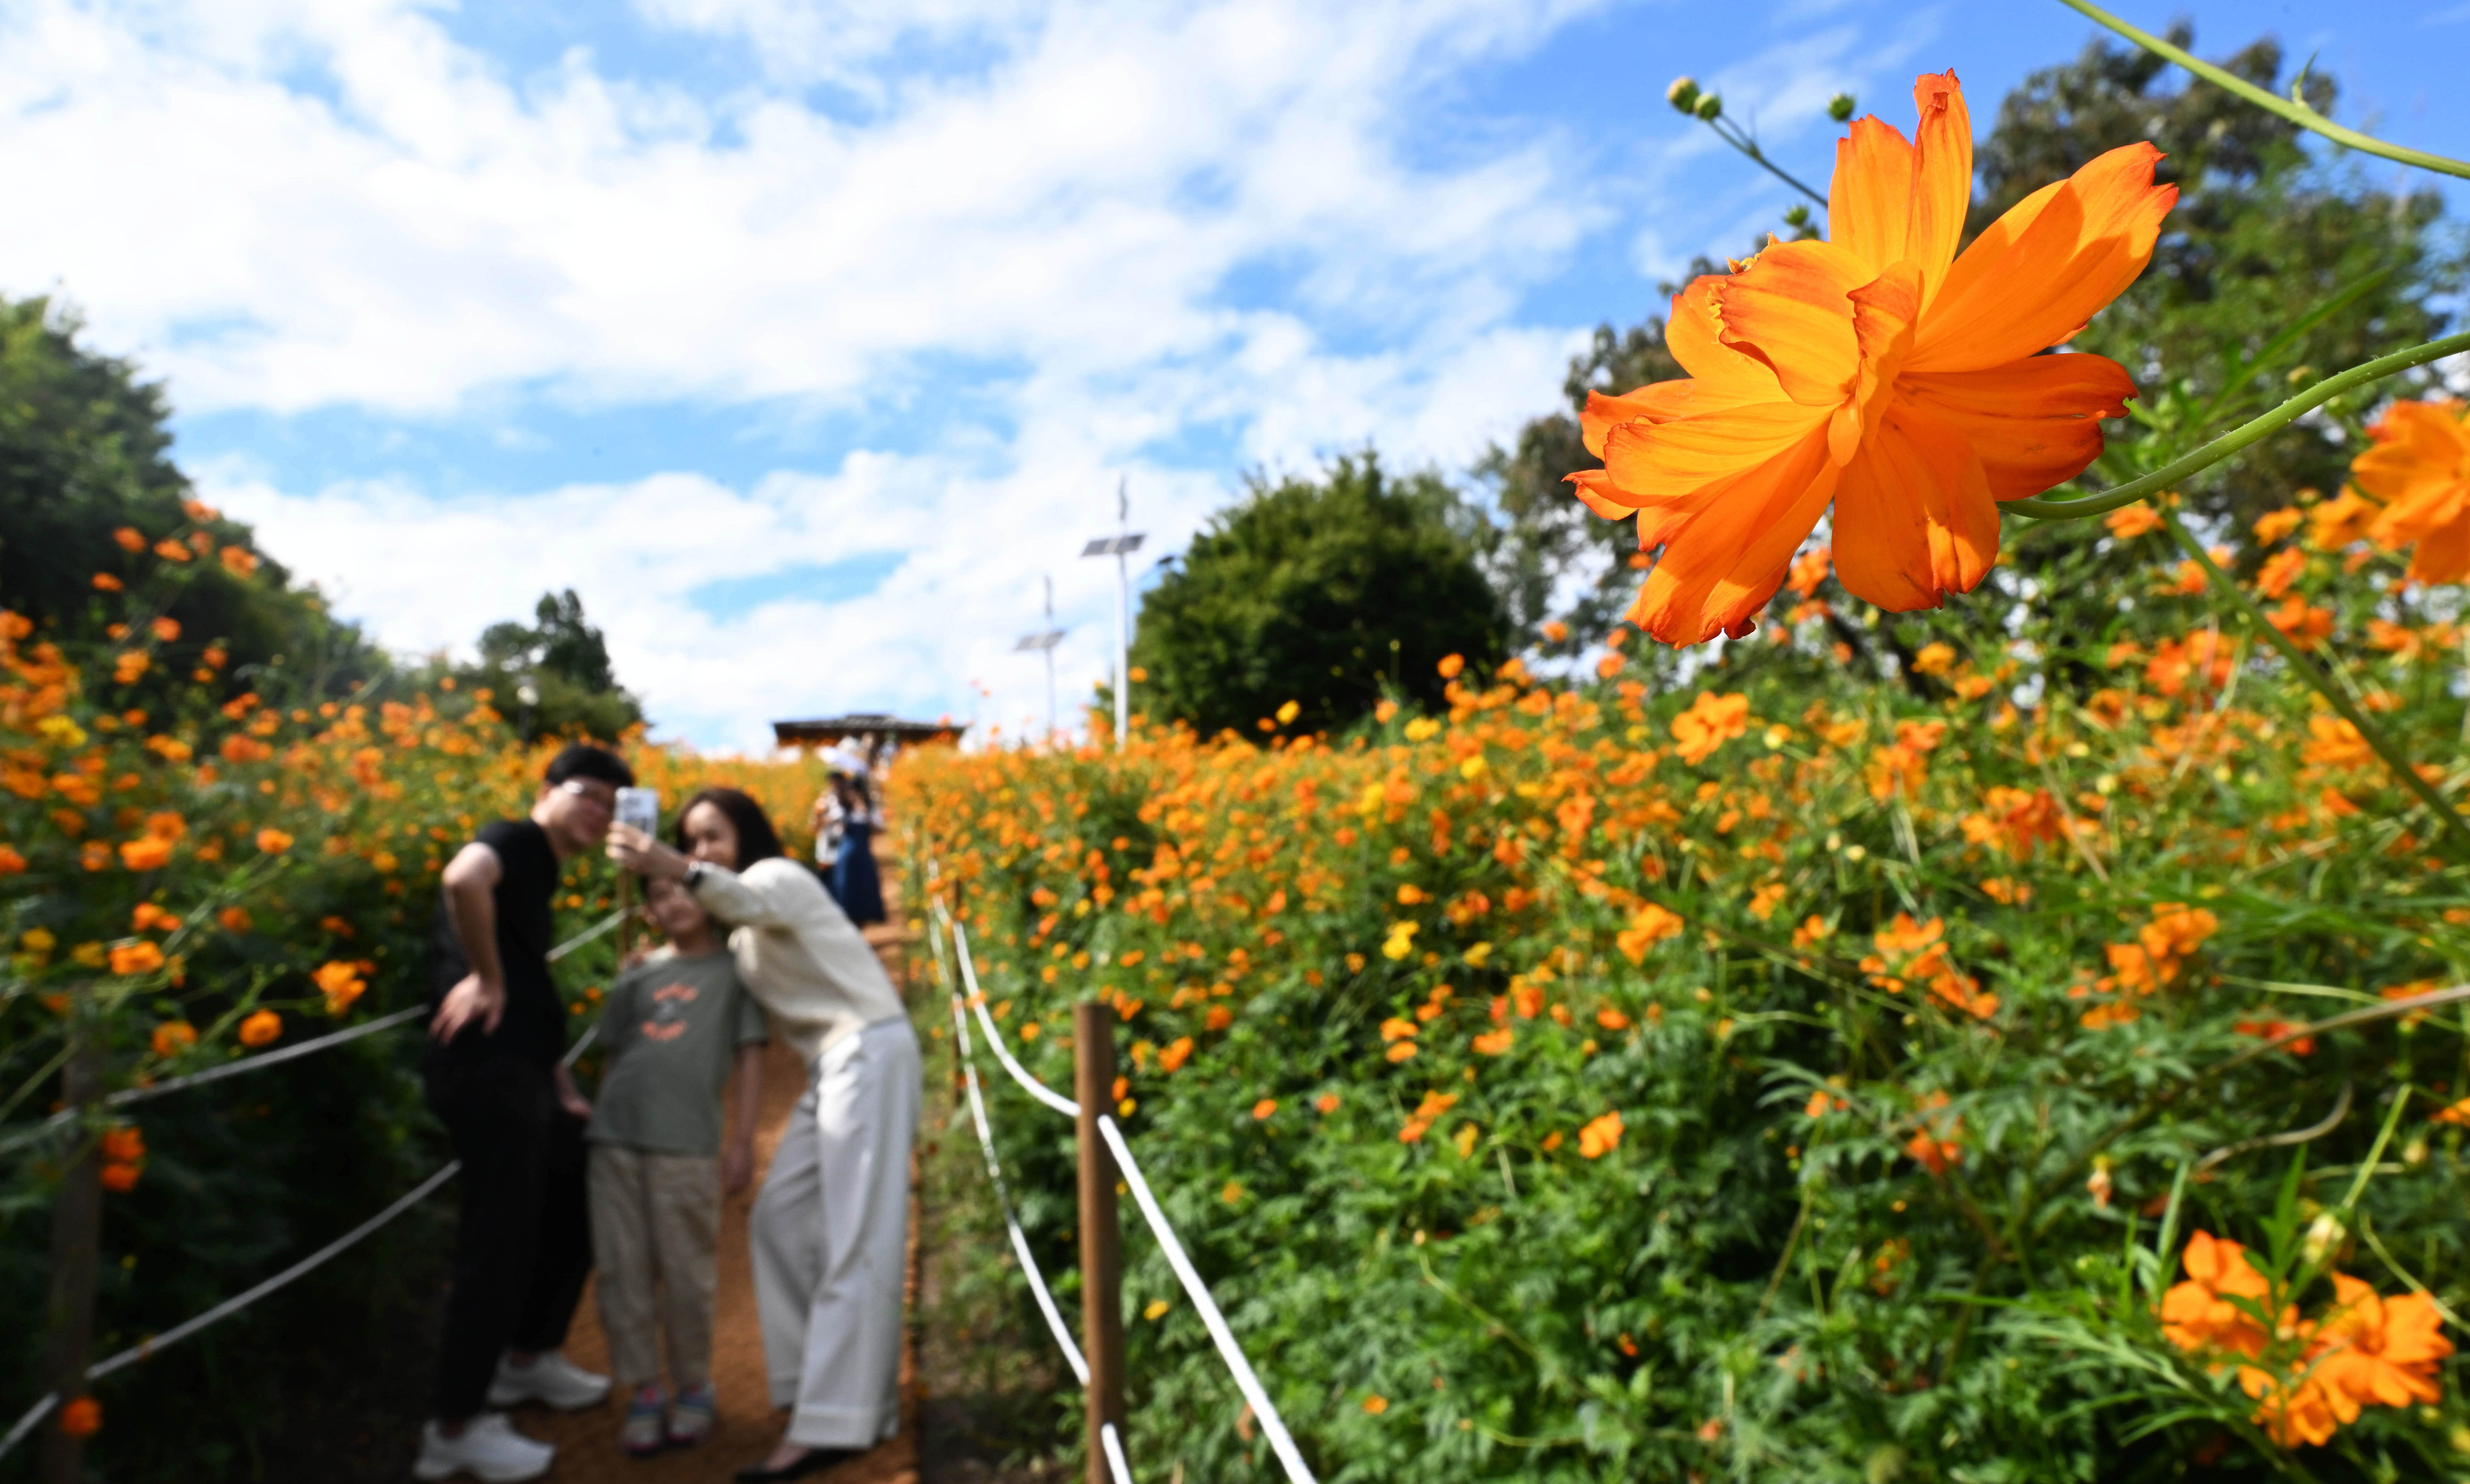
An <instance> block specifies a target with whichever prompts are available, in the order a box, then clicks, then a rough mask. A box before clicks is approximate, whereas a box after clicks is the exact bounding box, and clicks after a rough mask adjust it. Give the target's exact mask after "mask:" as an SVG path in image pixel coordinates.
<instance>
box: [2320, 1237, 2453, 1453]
mask: <svg viewBox="0 0 2470 1484" xmlns="http://www.w3.org/2000/svg"><path fill="white" fill-rule="evenodd" d="M2333 1288H2334V1292H2335V1295H2336V1298H2337V1303H2336V1307H2335V1310H2334V1312H2333V1313H2332V1314H2331V1315H2329V1316H2327V1317H2326V1319H2325V1320H2324V1324H2323V1328H2322V1330H2321V1331H2319V1334H2320V1339H2319V1343H2318V1345H2317V1347H2315V1348H2316V1351H2317V1352H2318V1353H2320V1354H2321V1355H2322V1356H2323V1359H2322V1361H2321V1362H2320V1364H2319V1367H2318V1371H2317V1374H2318V1375H2319V1376H2320V1377H2322V1378H2323V1380H2324V1381H2325V1383H2326V1384H2327V1385H2328V1386H2332V1387H2338V1388H2340V1389H2341V1390H2342V1392H2344V1393H2346V1394H2347V1395H2348V1396H2349V1397H2350V1398H2352V1399H2355V1401H2357V1402H2377V1403H2383V1404H2384V1405H2386V1406H2408V1405H2410V1404H2411V1403H2412V1402H2423V1403H2429V1404H2434V1403H2436V1402H2439V1401H2442V1400H2443V1397H2444V1393H2443V1390H2442V1388H2441V1387H2439V1386H2438V1385H2437V1384H2436V1380H2435V1371H2436V1367H2437V1365H2438V1364H2440V1363H2441V1362H2442V1361H2443V1359H2444V1357H2445V1356H2449V1355H2451V1354H2453V1342H2452V1341H2451V1340H2449V1339H2446V1338H2445V1337H2444V1335H2443V1333H2442V1326H2441V1320H2440V1316H2439V1315H2438V1314H2437V1313H2436V1311H2435V1300H2433V1299H2431V1298H2429V1297H2428V1296H2427V1295H2426V1294H2424V1293H2408V1294H2403V1295H2401V1296H2399V1297H2397V1298H2385V1297H2383V1296H2381V1295H2379V1294H2378V1293H2377V1292H2376V1290H2375V1289H2374V1288H2373V1287H2370V1286H2368V1285H2367V1284H2365V1283H2362V1282H2360V1281H2359V1280H2358V1279H2356V1278H2353V1277H2351V1276H2350V1275H2349V1274H2347V1273H2335V1274H2334V1275H2333ZM2335 1411H2336V1412H2337V1413H2342V1411H2343V1409H2342V1408H2341V1407H2339V1406H2336V1407H2335ZM2357 1415H2358V1412H2357V1408H2356V1407H2355V1406H2353V1407H2351V1408H2349V1409H2348V1410H2347V1412H2346V1413H2345V1414H2343V1415H2342V1421H2343V1422H2348V1421H2350V1420H2351V1418H2353V1417H2355V1416H2357Z"/></svg>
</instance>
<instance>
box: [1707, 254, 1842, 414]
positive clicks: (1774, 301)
mask: <svg viewBox="0 0 2470 1484" xmlns="http://www.w3.org/2000/svg"><path fill="white" fill-rule="evenodd" d="M1873 276H1874V275H1873V274H1872V273H1871V271H1870V268H1869V265H1867V264H1865V263H1864V262H1862V260H1861V259H1860V258H1858V257H1855V256H1854V255H1853V254H1852V253H1850V252H1847V251H1845V250H1844V249H1843V248H1841V247H1838V246H1836V245H1835V244H1834V243H1822V242H1806V243H1775V244H1774V245H1773V246H1770V247H1768V248H1767V249H1766V250H1765V251H1764V252H1761V253H1759V256H1758V261H1756V262H1754V263H1752V264H1751V265H1750V266H1749V267H1746V268H1744V269H1742V270H1741V271H1740V272H1738V273H1736V274H1734V275H1733V276H1732V277H1730V278H1728V279H1725V280H1724V281H1723V283H1722V285H1721V287H1720V288H1718V289H1717V290H1716V291H1715V302H1716V309H1717V312H1718V313H1719V314H1720V316H1721V318H1722V322H1723V335H1722V339H1723V343H1724V344H1726V345H1728V346H1731V347H1733V348H1734V349H1736V350H1737V351H1740V352H1741V353H1742V354H1744V355H1747V356H1751V357H1754V358H1756V359H1758V360H1759V361H1761V362H1763V363H1764V364H1765V365H1766V366H1767V367H1768V368H1769V369H1771V370H1772V371H1774V372H1775V377H1776V382H1777V383H1778V384H1780V385H1781V386H1783V393H1784V395H1785V396H1787V397H1790V398H1791V399H1792V400H1793V401H1795V402H1798V403H1800V404H1802V405H1803V406H1813V407H1832V406H1837V405H1839V404H1841V403H1842V402H1843V401H1844V399H1845V398H1846V397H1847V396H1848V395H1850V394H1851V392H1852V382H1853V377H1854V376H1855V375H1856V374H1857V373H1858V371H1859V370H1860V364H1861V355H1860V349H1859V347H1858V345H1857V344H1856V343H1855V341H1854V339H1853V335H1852V306H1851V304H1850V303H1849V302H1848V301H1847V299H1846V297H1845V296H1846V295H1847V294H1849V293H1851V292H1852V290H1855V289H1858V288H1860V287H1861V286H1862V285H1863V284H1865V283H1868V282H1869V281H1870V279H1871V278H1872V277H1873Z"/></svg>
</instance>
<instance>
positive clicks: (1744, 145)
mask: <svg viewBox="0 0 2470 1484" xmlns="http://www.w3.org/2000/svg"><path fill="white" fill-rule="evenodd" d="M1705 122H1706V125H1707V127H1708V128H1712V129H1713V130H1714V131H1715V137H1716V138H1718V139H1720V140H1722V141H1724V143H1726V144H1728V145H1731V146H1732V147H1733V148H1734V149H1736V150H1738V151H1741V152H1742V153H1743V154H1746V155H1748V156H1749V157H1750V159H1751V161H1752V162H1753V163H1755V164H1757V165H1758V166H1759V168H1760V169H1762V170H1764V171H1765V172H1766V173H1767V174H1771V175H1773V176H1775V177H1776V178H1777V179H1778V180H1781V181H1783V183H1784V184H1785V185H1788V186H1790V187H1792V188H1793V189H1794V190H1796V191H1799V192H1800V193H1801V194H1802V195H1804V196H1806V197H1809V198H1810V199H1811V200H1813V201H1816V202H1817V203H1818V209H1819V210H1821V211H1825V210H1826V209H1827V197H1825V196H1823V195H1821V194H1820V193H1819V192H1816V191H1813V190H1811V189H1810V188H1809V187H1808V186H1807V185H1806V184H1804V183H1803V182H1802V180H1801V178H1800V177H1799V176H1797V175H1795V174H1792V173H1791V172H1790V171H1788V170H1785V169H1784V168H1783V166H1781V165H1779V164H1777V163H1776V162H1775V161H1773V160H1771V159H1768V158H1767V157H1766V155H1765V153H1764V152H1762V151H1760V150H1759V142H1758V141H1757V140H1755V139H1752V138H1751V137H1750V136H1749V134H1748V133H1747V132H1745V131H1744V130H1743V129H1742V128H1740V126H1738V125H1735V126H1734V127H1732V128H1725V127H1724V125H1725V123H1726V120H1724V119H1723V118H1722V117H1720V116H1718V117H1716V118H1712V119H1708V120H1706V121H1705Z"/></svg>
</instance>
